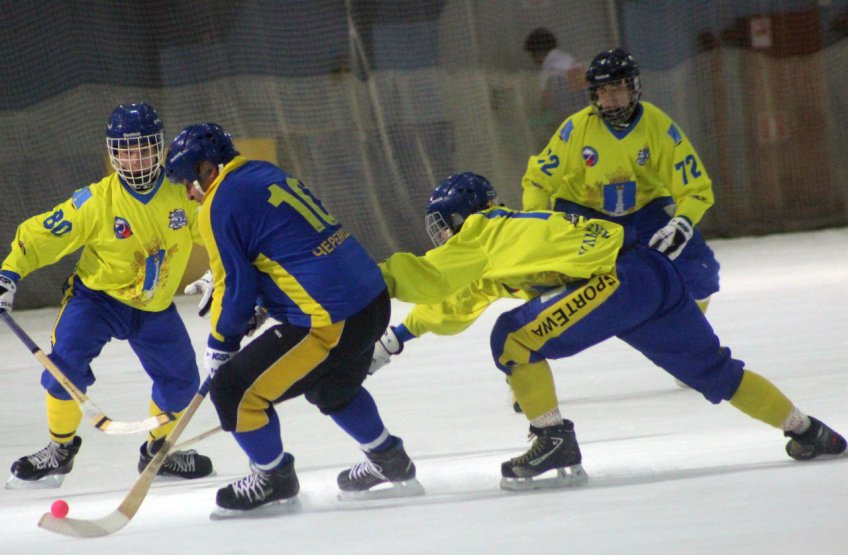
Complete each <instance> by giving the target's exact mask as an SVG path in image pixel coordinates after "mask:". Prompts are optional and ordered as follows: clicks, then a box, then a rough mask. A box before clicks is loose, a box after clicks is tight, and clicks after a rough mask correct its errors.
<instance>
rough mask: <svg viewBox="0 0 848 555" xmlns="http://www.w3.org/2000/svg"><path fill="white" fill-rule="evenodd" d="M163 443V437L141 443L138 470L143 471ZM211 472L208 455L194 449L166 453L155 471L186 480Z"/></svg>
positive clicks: (160, 474) (158, 474)
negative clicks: (149, 442) (163, 460)
mask: <svg viewBox="0 0 848 555" xmlns="http://www.w3.org/2000/svg"><path fill="white" fill-rule="evenodd" d="M164 443H165V438H160V439H157V440H156V441H154V442H153V443H151V444H148V443H147V442H145V443H143V444H142V445H141V449H140V451H141V453H140V455H139V458H138V471H139V472H144V468H145V467H146V466H147V463H149V462H150V461H151V460H152V459H153V456H154V455H155V454H156V453H158V452H159V450H160V449H161V448H162V445H164ZM211 474H212V460H211V459H210V458H209V457H205V456H203V455H199V454H198V453H197V451H195V450H194V449H192V450H190V451H174V452H172V453H168V456H167V457H165V462H164V463H163V464H162V466H161V467H160V468H159V472H157V473H156V475H157V476H171V477H175V478H184V479H186V480H193V479H195V478H204V477H206V476H209V475H211Z"/></svg>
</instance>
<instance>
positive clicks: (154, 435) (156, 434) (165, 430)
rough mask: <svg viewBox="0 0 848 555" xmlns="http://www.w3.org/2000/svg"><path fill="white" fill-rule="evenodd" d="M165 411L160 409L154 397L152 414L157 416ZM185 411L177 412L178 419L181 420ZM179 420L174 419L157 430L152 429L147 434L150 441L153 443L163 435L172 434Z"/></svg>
mask: <svg viewBox="0 0 848 555" xmlns="http://www.w3.org/2000/svg"><path fill="white" fill-rule="evenodd" d="M163 412H165V411H163V410H162V409H160V408H159V406H158V405H157V404H156V402H155V401H153V399H151V400H150V416H156V415H158V414H162V413H163ZM184 412H185V410H182V411H180V412H177V413H175V415H176V417H177V420H179V417H180V416H181V415H182V414H183V413H184ZM177 420H173V421H171V422H168V423H167V424H165V425H164V426H159V427H158V428H156V429H155V430H150V433H149V434H148V436H147V441H148V443H153V442H154V441H156V440H157V439H162V438H163V437H165V436H167V435H168V434H170V433H171V430H173V429H174V427H175V426H176V425H177Z"/></svg>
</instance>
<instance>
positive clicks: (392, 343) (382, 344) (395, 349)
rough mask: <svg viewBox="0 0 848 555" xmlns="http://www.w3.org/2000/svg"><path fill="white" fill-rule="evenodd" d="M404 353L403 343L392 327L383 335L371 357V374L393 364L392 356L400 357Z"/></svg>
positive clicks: (375, 345)
mask: <svg viewBox="0 0 848 555" xmlns="http://www.w3.org/2000/svg"><path fill="white" fill-rule="evenodd" d="M401 351H403V342H402V341H401V340H400V339H398V337H397V335H395V330H394V328H392V327H391V326H389V329H387V330H386V331H385V333H383V337H381V338H380V340H379V341H377V343H375V344H374V354H373V355H371V368H369V369H368V373H369V374H373V373H374V372H376V371H377V370H379V369H380V368H382V367H383V366H385V365H387V364H388V363H390V362H391V358H392V355H399V354H400V353H401Z"/></svg>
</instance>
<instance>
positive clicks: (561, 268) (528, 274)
mask: <svg viewBox="0 0 848 555" xmlns="http://www.w3.org/2000/svg"><path fill="white" fill-rule="evenodd" d="M425 221H426V224H427V231H428V234H429V235H430V237H431V239H432V240H433V242H434V244H435V245H436V248H434V249H431V250H429V251H427V253H426V254H424V255H423V256H415V255H414V254H412V253H395V254H393V255H392V256H390V257H389V258H388V259H387V260H385V261H384V262H382V263H380V265H379V266H380V270H381V272H382V274H383V279H385V281H386V284H387V285H388V289H389V293H390V294H391V296H392V297H393V298H397V299H400V300H403V301H406V302H412V303H419V304H429V305H436V304H438V303H441V304H443V305H444V304H448V303H451V302H452V299H454V298H456V296H457V294H458V293H459V292H462V291H464V292H465V293H466V294H467V295H468V296H469V297H472V298H476V299H477V300H478V301H479V303H480V307H484V305H487V304H489V303H491V302H492V301H493V300H494V299H493V298H491V296H490V295H488V294H489V293H490V292H491V291H486V292H480V285H481V284H484V283H488V284H492V285H497V286H499V287H500V289H499V291H500V295H499V296H501V297H505V296H513V294H512V292H514V291H516V290H518V291H522V292H523V293H524V294H526V295H527V297H528V298H529V299H530V300H528V301H527V302H526V303H524V304H522V305H520V306H518V307H516V308H513V309H512V310H508V311H506V312H504V313H503V314H501V315H500V316H499V317H498V319H497V321H496V322H495V325H494V327H493V329H492V333H491V337H490V343H491V352H492V358H493V360H494V363H495V365H496V366H497V367H498V368H499V369H500V370H501V371H502V372H504V373H505V374H506V375H507V376H509V384H510V387H511V388H512V391H513V393H514V395H515V398H516V399H517V400H518V402H519V403H521V406H522V407H523V408H524V413H525V415H526V417H527V419H528V420H529V422H530V432H531V434H532V435H533V436H535V440H534V441H533V445H532V447H531V448H530V449H529V450H528V451H527V452H526V453H524V454H523V455H521V456H518V457H515V458H512V459H510V460H508V461H506V462H504V463H503V464H502V466H501V476H502V480H501V487H502V488H503V489H507V490H525V489H540V488H550V487H562V486H572V485H579V484H582V483H583V482H585V481H586V480H587V477H586V474H585V473H584V471H583V468H582V464H581V463H582V456H581V453H580V447H579V445H578V443H577V438H576V436H575V432H574V424H573V423H572V422H571V421H569V420H566V419H564V418H563V416H562V415H561V414H560V410H559V407H558V401H557V394H556V389H555V384H554V379H553V375H552V373H551V368H550V365H549V363H548V361H549V360H556V359H562V358H567V357H570V356H573V355H575V354H577V353H579V352H581V351H583V350H585V349H588V348H589V347H592V346H594V345H597V344H598V343H601V342H602V341H605V340H606V339H609V338H610V337H618V338H619V339H621V340H622V341H624V342H625V343H627V344H628V345H630V346H631V347H633V348H634V349H636V350H638V351H639V352H640V353H642V354H643V355H645V357H647V358H648V359H649V360H651V361H652V362H653V363H654V364H656V365H657V366H659V367H660V368H662V369H664V370H665V371H667V372H668V373H669V374H671V375H672V376H674V377H676V378H679V379H681V380H683V381H684V382H686V383H689V384H691V387H692V389H694V390H695V391H698V392H699V393H701V394H702V395H703V396H704V398H705V399H706V400H708V401H710V402H712V403H720V402H722V401H729V402H730V404H731V405H732V406H733V407H734V408H736V409H738V410H740V411H741V412H743V413H745V414H747V415H748V416H750V417H752V418H755V419H757V420H760V421H762V422H765V423H766V424H769V425H771V426H773V427H774V428H777V429H778V430H781V431H782V432H784V435H785V436H787V437H789V438H790V440H789V442H788V443H787V444H786V453H787V454H788V455H789V456H790V457H792V458H793V459H796V460H809V459H813V458H816V457H820V456H836V455H842V454H844V453H845V450H846V443H845V439H844V438H843V437H842V436H841V435H839V434H838V433H837V432H835V431H834V430H832V429H830V428H829V427H828V426H827V425H825V424H823V423H822V422H821V421H820V420H817V419H816V418H814V417H811V416H808V415H806V414H804V413H803V412H801V411H800V410H799V409H798V408H797V407H796V406H795V405H794V404H793V403H792V401H791V400H790V399H788V398H787V397H786V395H784V394H783V393H782V392H781V391H780V390H779V389H778V388H777V387H776V386H775V385H774V384H772V383H771V382H770V381H768V380H767V379H766V378H764V377H763V376H761V375H759V374H757V373H755V372H752V371H750V370H748V369H746V368H745V364H744V363H743V362H742V361H741V360H739V359H737V358H735V357H734V356H733V355H732V354H731V351H730V349H729V348H727V347H723V346H722V344H721V343H720V341H719V338H718V337H717V336H716V334H715V332H714V331H713V329H712V327H711V326H710V324H709V322H707V320H706V318H705V317H704V315H703V313H702V312H701V310H699V308H698V306H697V304H696V303H695V301H694V299H693V298H692V295H691V294H690V292H689V290H688V288H687V287H686V283H685V282H684V281H683V280H682V279H681V276H680V273H679V272H678V271H677V270H676V269H675V268H674V267H673V265H672V263H671V261H669V259H668V258H667V257H666V256H663V255H662V254H660V253H659V252H657V251H656V250H655V249H651V248H648V247H646V246H644V245H641V244H639V243H637V242H635V241H634V238H633V234H632V229H628V228H624V227H622V226H620V225H618V224H616V223H613V222H610V221H607V220H602V219H590V220H585V219H583V218H580V217H578V216H573V215H570V214H562V213H559V212H552V211H547V210H539V211H529V212H528V211H516V210H510V209H508V208H505V207H502V206H497V204H496V194H495V190H494V188H493V187H492V186H491V184H490V183H489V182H488V180H486V179H485V178H484V177H482V176H480V175H476V174H473V173H470V172H466V173H463V174H460V175H454V176H450V177H448V178H447V179H446V180H445V181H443V182H442V183H441V184H440V185H439V186H438V187H436V190H435V191H434V192H433V194H432V195H431V197H430V201H429V203H428V205H427V210H426V220H425ZM442 313H443V314H445V315H447V317H450V316H449V315H450V314H452V312H451V311H450V310H449V309H447V307H446V309H445V310H443V311H442ZM382 348H384V345H383V343H382V342H378V343H377V344H376V345H375V349H382ZM553 471H556V476H554V477H552V478H547V477H546V476H545V475H547V474H548V473H549V472H551V473H552V472H553Z"/></svg>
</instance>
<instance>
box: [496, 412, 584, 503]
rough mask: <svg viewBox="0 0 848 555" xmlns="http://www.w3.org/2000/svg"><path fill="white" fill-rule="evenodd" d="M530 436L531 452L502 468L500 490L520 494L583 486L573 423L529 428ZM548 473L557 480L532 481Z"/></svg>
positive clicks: (578, 449)
mask: <svg viewBox="0 0 848 555" xmlns="http://www.w3.org/2000/svg"><path fill="white" fill-rule="evenodd" d="M530 434H531V436H535V438H534V439H533V445H532V446H531V447H530V450H529V451H527V452H526V453H524V454H523V455H521V456H520V457H515V458H514V459H510V460H508V461H506V462H505V463H503V464H502V465H501V476H502V478H501V489H505V490H511V491H522V490H533V489H545V488H561V487H567V486H579V485H581V484H584V483H586V480H588V477H587V476H586V473H585V472H584V471H583V467H582V466H581V464H580V462H581V460H582V458H581V456H580V446H579V445H577V436H575V435H574V423H573V422H571V421H570V420H565V421H563V423H562V424H560V425H558V426H547V427H545V428H536V427H535V426H530ZM549 470H556V471H557V473H556V476H554V477H552V478H544V479H535V477H536V476H539V475H541V474H544V473H545V472H548V471H549Z"/></svg>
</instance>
